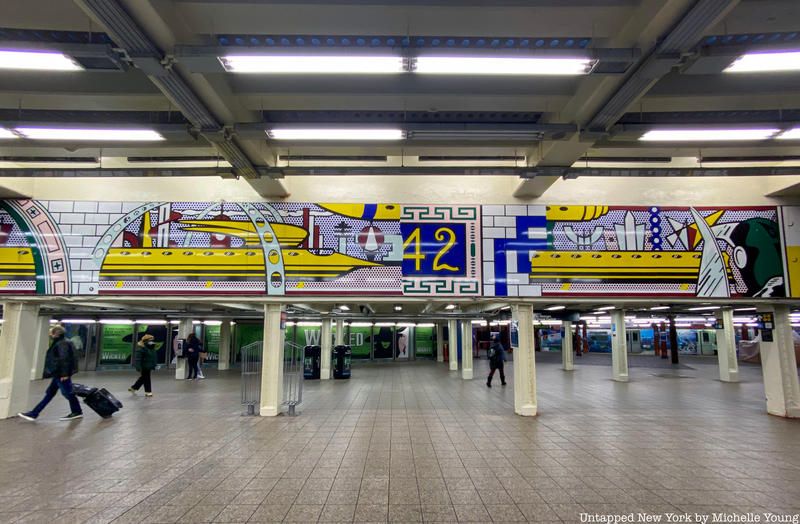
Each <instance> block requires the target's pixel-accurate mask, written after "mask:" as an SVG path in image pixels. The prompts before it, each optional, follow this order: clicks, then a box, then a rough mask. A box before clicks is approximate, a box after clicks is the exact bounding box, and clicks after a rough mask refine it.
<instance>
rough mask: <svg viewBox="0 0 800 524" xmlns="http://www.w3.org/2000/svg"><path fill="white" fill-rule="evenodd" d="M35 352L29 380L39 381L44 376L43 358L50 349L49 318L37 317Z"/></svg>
mask: <svg viewBox="0 0 800 524" xmlns="http://www.w3.org/2000/svg"><path fill="white" fill-rule="evenodd" d="M35 335H36V350H35V351H34V352H33V365H32V366H31V380H39V379H40V378H42V375H43V374H44V356H45V355H46V354H47V348H48V347H50V317H46V316H45V317H39V318H38V320H37V322H36V333H35Z"/></svg>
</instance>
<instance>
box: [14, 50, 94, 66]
mask: <svg viewBox="0 0 800 524" xmlns="http://www.w3.org/2000/svg"><path fill="white" fill-rule="evenodd" d="M0 69H28V70H34V71H82V70H83V67H81V66H80V65H79V64H78V63H77V62H76V61H75V60H73V59H72V58H70V57H68V56H67V55H65V54H63V53H57V52H53V51H11V50H8V49H4V50H0Z"/></svg>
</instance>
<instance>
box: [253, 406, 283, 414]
mask: <svg viewBox="0 0 800 524" xmlns="http://www.w3.org/2000/svg"><path fill="white" fill-rule="evenodd" d="M280 413H281V410H280V409H278V408H274V407H270V406H261V409H260V410H259V412H258V414H259V415H260V416H262V417H277V416H278V415H280Z"/></svg>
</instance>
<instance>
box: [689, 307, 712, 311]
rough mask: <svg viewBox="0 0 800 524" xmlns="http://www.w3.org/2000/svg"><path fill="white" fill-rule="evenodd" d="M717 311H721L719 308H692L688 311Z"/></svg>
mask: <svg viewBox="0 0 800 524" xmlns="http://www.w3.org/2000/svg"><path fill="white" fill-rule="evenodd" d="M715 309H719V306H701V307H690V308H688V309H687V310H686V311H714V310H715Z"/></svg>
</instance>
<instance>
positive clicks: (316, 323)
mask: <svg viewBox="0 0 800 524" xmlns="http://www.w3.org/2000/svg"><path fill="white" fill-rule="evenodd" d="M297 325H298V326H321V325H322V322H314V321H301V322H298V323H297Z"/></svg>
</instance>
